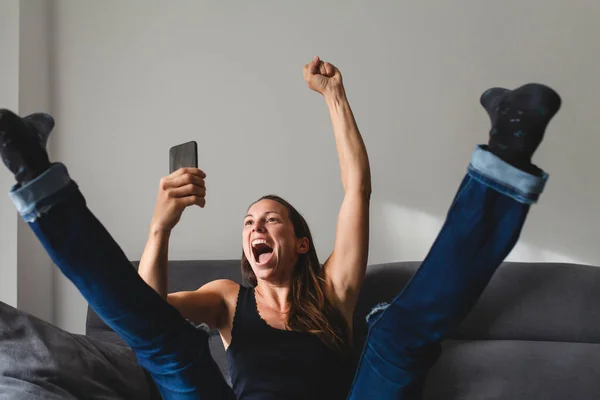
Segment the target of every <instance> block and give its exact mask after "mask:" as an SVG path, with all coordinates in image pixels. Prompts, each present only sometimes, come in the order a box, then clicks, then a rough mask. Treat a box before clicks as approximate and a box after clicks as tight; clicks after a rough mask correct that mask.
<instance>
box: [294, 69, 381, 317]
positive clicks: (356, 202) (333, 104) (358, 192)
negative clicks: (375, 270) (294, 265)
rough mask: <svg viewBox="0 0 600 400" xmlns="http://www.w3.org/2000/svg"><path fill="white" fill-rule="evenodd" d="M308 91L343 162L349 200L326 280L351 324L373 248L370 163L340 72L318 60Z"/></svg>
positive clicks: (306, 74) (306, 75) (341, 216)
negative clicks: (319, 99) (326, 118)
mask: <svg viewBox="0 0 600 400" xmlns="http://www.w3.org/2000/svg"><path fill="white" fill-rule="evenodd" d="M304 78H305V80H306V81H307V82H308V86H309V87H310V88H311V89H313V90H314V91H316V92H318V93H321V94H322V95H323V97H324V98H325V101H326V103H327V106H328V107H329V114H330V116H331V122H332V124H333V131H334V134H335V143H336V148H337V153H338V157H339V161H340V169H341V173H342V184H343V187H344V199H343V201H342V205H341V208H340V211H339V215H338V221H337V229H336V238H335V245H334V249H333V252H332V253H331V255H330V256H329V258H328V259H327V261H326V262H325V266H324V268H325V277H326V280H327V282H328V283H329V284H330V287H331V288H332V289H333V293H334V295H335V297H336V298H337V300H338V302H339V304H340V306H341V307H342V311H343V312H344V314H345V316H346V318H347V319H350V318H351V316H352V313H353V311H354V307H355V305H356V300H357V297H358V292H359V290H360V286H361V284H362V281H363V279H364V275H365V270H366V267H367V258H368V248H369V202H370V197H371V171H370V166H369V158H368V156H367V151H366V148H365V145H364V143H363V140H362V137H361V135H360V132H359V130H358V127H357V125H356V121H355V119H354V115H353V113H352V109H351V108H350V104H349V103H348V99H347V98H346V91H345V89H344V86H343V82H342V76H341V74H340V71H339V70H338V69H337V68H336V67H334V66H333V65H331V64H330V63H327V62H323V61H321V60H320V59H319V58H318V57H317V58H315V59H314V60H313V61H312V62H311V63H310V64H307V65H306V66H305V67H304Z"/></svg>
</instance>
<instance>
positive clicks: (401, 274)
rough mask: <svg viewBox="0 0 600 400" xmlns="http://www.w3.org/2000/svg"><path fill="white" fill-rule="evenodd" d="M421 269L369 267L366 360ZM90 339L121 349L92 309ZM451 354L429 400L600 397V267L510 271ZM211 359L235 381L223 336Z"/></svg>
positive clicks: (451, 341) (357, 324)
mask: <svg viewBox="0 0 600 400" xmlns="http://www.w3.org/2000/svg"><path fill="white" fill-rule="evenodd" d="M135 265H136V263H134V266H135ZM418 266H419V263H418V262H398V263H388V264H379V265H373V266H370V267H369V269H368V272H367V275H366V278H365V282H364V285H363V289H362V292H361V296H360V298H359V302H358V305H357V309H356V313H355V321H354V331H355V348H356V349H357V355H358V354H359V352H360V348H361V347H362V344H363V341H364V337H365V334H366V324H365V316H366V315H367V313H368V312H369V311H370V310H371V308H372V307H373V306H374V305H376V304H378V303H380V302H389V301H391V300H392V299H393V298H394V297H395V295H396V294H397V293H399V292H400V291H401V290H402V288H403V287H404V286H405V285H406V283H407V282H408V281H409V280H410V278H411V276H412V275H413V274H414V272H415V270H416V269H417V268H418ZM169 269H170V270H169V291H170V292H173V291H179V290H194V289H196V288H198V287H200V286H202V285H203V284H204V283H206V282H209V281H211V280H214V279H219V278H228V279H232V280H234V281H236V282H238V283H240V282H241V274H240V262H239V260H219V261H171V262H170V263H169ZM86 333H87V334H88V335H89V336H92V337H96V338H99V339H101V340H106V341H111V342H120V339H119V338H118V337H117V336H116V334H115V333H114V332H112V331H111V330H110V329H109V328H108V327H107V326H106V325H104V323H103V322H102V321H101V320H100V319H99V318H98V317H97V316H96V315H95V313H94V312H93V311H92V310H91V309H90V310H89V311H88V320H87V326H86ZM121 343H122V342H121ZM443 347H444V351H443V353H442V356H441V358H440V360H439V361H438V363H437V364H436V365H435V367H434V368H433V369H432V371H431V373H430V375H429V377H428V381H427V385H426V387H427V388H426V395H425V398H426V399H453V398H461V399H482V398H490V399H496V398H497V399H501V398H502V399H504V398H507V399H508V398H510V399H531V398H544V399H553V398H556V399H562V398H568V397H571V398H578V399H579V398H586V399H588V398H590V399H591V398H600V383H598V382H600V379H598V378H600V268H597V267H592V266H584V265H574V264H551V263H505V264H503V265H502V266H501V267H500V268H499V270H498V271H497V273H496V274H495V275H494V277H493V279H492V281H491V282H490V284H489V286H488V287H487V288H486V290H485V291H484V293H483V295H482V296H481V298H480V300H479V301H478V303H477V304H476V306H475V308H474V309H473V310H472V312H471V313H470V314H469V315H468V317H467V318H466V319H465V321H464V322H463V323H462V325H461V326H460V328H459V329H458V330H457V331H456V332H455V333H454V334H453V335H451V337H449V338H448V339H447V340H445V341H444V343H443ZM211 351H212V354H213V356H214V358H215V360H216V361H217V363H218V364H219V366H220V367H221V369H222V371H223V373H224V375H225V376H227V367H226V361H225V352H224V350H223V346H222V343H221V340H220V338H219V336H218V335H216V334H215V336H213V337H211ZM542 382H543V383H542ZM574 382H577V384H576V385H575V383H574ZM574 387H576V388H577V389H576V390H575V391H573V388H574ZM542 392H543V393H542ZM567 394H570V396H567ZM548 396H549V397H548ZM561 396H563V397H561Z"/></svg>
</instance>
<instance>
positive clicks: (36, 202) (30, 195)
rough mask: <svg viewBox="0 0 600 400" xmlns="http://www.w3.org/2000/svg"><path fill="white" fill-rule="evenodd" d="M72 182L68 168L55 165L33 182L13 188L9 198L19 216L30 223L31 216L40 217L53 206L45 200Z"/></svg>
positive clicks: (60, 164) (62, 165) (58, 164)
mask: <svg viewBox="0 0 600 400" xmlns="http://www.w3.org/2000/svg"><path fill="white" fill-rule="evenodd" d="M71 182H72V181H71V177H70V176H69V173H68V171H67V167H65V165H64V164H62V163H55V164H52V166H51V167H50V168H48V169H47V170H46V171H44V172H43V173H42V174H41V175H39V176H37V177H36V178H35V179H33V180H32V181H30V182H27V183H26V184H24V185H20V184H17V185H15V186H13V187H12V189H11V190H10V193H9V196H10V198H11V200H12V201H13V203H14V204H15V207H17V211H18V212H19V214H21V216H22V217H23V218H24V219H25V220H26V221H30V220H31V219H32V218H30V216H32V215H37V216H39V215H41V214H42V213H43V212H44V211H46V210H47V209H49V208H50V207H51V206H52V205H53V204H48V202H44V200H46V199H48V198H50V197H52V196H54V195H55V194H56V193H58V192H59V191H60V190H62V189H64V188H65V187H67V186H68V185H69V184H70V183H71Z"/></svg>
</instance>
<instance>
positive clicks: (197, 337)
mask: <svg viewBox="0 0 600 400" xmlns="http://www.w3.org/2000/svg"><path fill="white" fill-rule="evenodd" d="M546 179H547V175H544V176H542V177H535V176H532V175H528V174H526V173H524V172H522V171H519V170H518V169H516V168H514V167H511V166H510V165H508V164H506V163H504V162H503V161H502V160H500V159H498V158H496V157H495V156H493V155H492V154H491V153H489V152H487V151H486V150H485V148H484V147H483V146H479V147H478V148H476V150H475V152H474V153H473V159H472V161H471V164H470V166H469V169H468V173H467V175H466V177H465V178H464V180H463V182H462V184H461V186H460V188H459V190H458V193H457V195H456V198H455V199H454V202H453V203H452V206H451V208H450V211H449V213H448V216H447V220H446V223H445V225H444V227H443V228H442V231H441V232H440V234H439V237H438V238H437V240H436V242H435V244H434V246H433V248H432V249H431V252H430V253H429V255H428V256H427V258H426V259H425V261H424V262H423V264H422V266H421V268H420V269H419V270H418V271H417V273H416V274H415V276H414V277H413V279H412V280H411V282H410V283H409V284H408V285H407V287H406V288H405V289H404V290H403V291H402V292H401V293H400V294H399V295H398V296H397V297H396V299H395V300H394V301H393V302H392V304H391V305H390V306H389V307H387V308H386V309H385V311H383V312H381V313H380V314H379V315H378V316H377V317H376V318H375V321H374V322H373V323H372V324H371V327H370V329H369V335H368V339H367V342H366V345H365V348H364V351H363V354H362V356H361V359H360V363H359V368H358V370H357V373H356V376H355V379H354V383H353V385H352V389H351V392H350V395H349V398H350V399H361V400H362V399H382V400H386V399H412V398H418V397H419V396H420V393H421V390H422V384H423V382H424V380H425V377H426V375H427V372H428V370H429V368H430V367H431V366H432V365H433V363H434V362H435V361H436V359H437V357H438V356H439V353H440V344H439V343H440V340H441V339H442V338H443V337H444V336H445V335H447V334H448V333H450V332H451V331H452V330H454V329H456V327H457V326H458V324H459V323H460V322H461V321H462V319H463V318H464V317H465V316H466V315H467V313H468V312H469V310H470V309H471V307H472V306H473V304H474V303H475V302H476V300H477V299H478V297H479V295H480V294H481V292H482V291H483V289H484V288H485V286H486V285H487V283H488V282H489V280H490V278H491V277H492V275H493V273H494V271H495V270H496V268H497V267H498V266H499V265H500V263H501V262H502V261H503V260H504V258H505V257H506V255H507V254H508V253H509V252H510V250H511V249H512V247H513V246H514V244H515V243H516V241H517V238H518V236H519V233H520V231H521V227H522V226H523V223H524V221H525V218H526V215H527V212H528V210H529V205H530V204H531V203H533V202H535V201H537V198H538V196H539V194H540V193H541V192H542V190H543V187H544V184H545V182H546ZM10 195H11V197H12V199H13V202H14V203H15V205H16V206H17V209H18V210H19V213H20V214H21V216H22V217H23V219H24V220H25V221H26V222H28V223H29V225H30V227H31V229H32V230H33V231H34V232H35V234H36V235H37V237H38V239H39V240H40V241H41V243H42V244H43V245H44V247H45V249H46V251H47V252H48V254H49V255H50V257H51V258H52V260H53V261H54V263H55V264H56V265H57V266H58V267H59V268H60V270H61V271H62V272H63V274H64V275H65V276H67V278H68V279H70V280H71V281H72V282H73V283H74V284H75V285H76V286H77V288H78V289H79V291H80V292H81V293H82V295H83V296H84V297H85V299H86V300H87V301H88V303H89V304H90V306H91V307H92V308H93V309H94V310H95V311H96V312H97V313H98V315H99V316H100V317H101V318H102V319H103V320H104V321H105V322H106V323H107V325H109V326H110V327H111V328H112V329H113V330H114V331H115V332H117V333H118V334H119V335H120V336H121V337H122V338H123V339H124V341H125V342H126V343H127V344H128V345H129V346H130V347H131V348H132V349H133V350H134V351H135V353H136V355H137V357H138V361H139V363H140V365H141V366H142V367H144V368H145V369H147V370H148V371H149V372H150V374H151V375H152V377H153V378H154V380H155V382H156V384H157V386H158V388H159V391H160V392H161V394H162V396H163V397H164V398H165V399H219V400H220V399H225V400H227V399H234V398H235V396H234V394H233V392H232V391H231V389H230V388H229V387H228V385H227V383H226V382H225V380H224V378H223V377H222V375H221V373H220V371H219V369H218V367H217V365H216V364H215V363H214V361H213V359H212V357H211V355H210V352H209V348H208V337H207V334H206V333H205V332H204V331H202V330H198V329H196V328H194V327H193V326H192V325H191V324H189V323H188V322H187V321H186V320H185V319H184V318H183V317H182V316H181V315H180V314H179V313H178V311H177V310H176V309H175V308H173V307H172V306H171V305H169V304H168V303H167V302H166V301H165V300H164V299H162V298H161V297H160V296H159V295H158V294H157V293H156V292H155V291H154V290H153V289H152V288H150V287H149V286H148V285H147V284H146V283H145V282H144V281H143V280H142V279H141V278H140V277H139V275H138V274H137V272H136V271H135V270H134V269H133V267H132V266H131V263H130V262H129V261H128V259H127V257H126V256H125V254H124V253H123V251H122V250H121V249H120V247H119V246H118V245H117V243H116V242H115V241H114V240H113V239H112V237H111V236H110V234H109V233H108V232H107V231H106V230H105V228H104V227H103V226H102V224H101V223H100V222H99V221H98V220H97V219H96V218H95V217H94V215H93V214H92V213H91V211H90V210H89V209H88V208H87V206H86V202H85V199H84V197H83V196H82V194H81V193H80V191H79V189H78V187H77V184H76V183H75V182H74V181H72V180H71V179H70V177H69V175H68V173H67V169H66V167H65V166H64V165H62V164H54V165H53V166H52V167H51V168H50V169H49V170H47V171H46V172H45V173H44V174H42V175H40V176H39V177H37V178H36V179H35V180H33V181H31V182H29V183H28V184H27V185H25V186H22V187H19V186H15V187H13V189H12V190H11V193H10Z"/></svg>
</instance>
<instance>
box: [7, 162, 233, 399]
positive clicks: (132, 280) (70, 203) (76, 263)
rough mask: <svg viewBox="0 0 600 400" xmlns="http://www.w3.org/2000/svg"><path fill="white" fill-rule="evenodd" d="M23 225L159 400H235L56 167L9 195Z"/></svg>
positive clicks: (193, 335)
mask: <svg viewBox="0 0 600 400" xmlns="http://www.w3.org/2000/svg"><path fill="white" fill-rule="evenodd" d="M10 195H11V197H12V198H13V202H14V203H15V205H16V206H17V208H18V210H19V212H20V214H21V215H22V217H23V219H24V220H25V221H26V222H28V223H29V226H30V227H31V229H32V230H33V231H34V232H35V234H36V236H37V237H38V239H39V240H40V241H41V243H42V244H43V246H44V247H45V249H46V251H47V252H48V254H49V255H50V257H51V258H52V260H53V261H54V263H55V264H56V265H57V266H58V267H59V268H60V270H61V271H62V272H63V274H64V275H65V276H66V277H67V278H69V279H70V280H71V281H72V282H73V283H74V284H75V286H77V288H78V289H79V291H80V292H81V294H82V295H83V296H84V297H85V299H86V300H87V301H88V303H89V304H90V306H91V307H92V308H93V309H94V311H96V313H97V314H98V315H99V316H100V317H101V318H102V319H103V320H104V321H105V322H106V324H107V325H108V326H110V327H111V328H112V329H113V330H114V331H115V332H116V333H118V334H119V335H120V336H121V337H122V338H123V340H124V341H125V342H126V343H127V344H128V345H129V346H130V347H131V348H132V349H133V350H134V351H135V354H136V356H137V359H138V363H139V364H140V366H141V367H143V368H145V369H146V370H147V371H149V373H150V374H151V375H152V378H153V379H154V381H155V383H156V385H157V387H158V390H159V391H160V393H161V395H162V396H163V398H164V399H167V400H175V399H177V400H180V399H181V400H187V399H190V400H191V399H194V400H197V399H203V400H204V399H206V400H214V399H224V400H233V399H235V396H234V394H233V391H232V390H231V388H230V387H229V386H228V385H227V382H226V381H225V379H224V378H223V375H222V374H221V371H220V370H219V367H218V366H217V364H216V363H215V362H214V360H213V358H212V356H211V355H210V350H209V346H208V334H207V333H206V332H205V331H203V330H201V329H196V328H195V327H194V326H192V325H191V324H190V323H189V322H188V321H187V320H185V319H184V318H183V317H182V316H181V314H179V312H178V311H177V310H176V309H175V308H174V307H173V306H171V305H170V304H168V303H167V302H166V301H165V300H164V299H163V298H162V297H160V296H159V295H158V294H157V293H156V292H155V291H154V290H153V289H152V288H151V287H150V286H148V285H147V284H146V283H145V282H144V281H143V280H142V279H141V277H140V276H139V275H138V274H137V272H136V271H135V269H134V268H133V266H132V264H131V262H130V261H129V260H128V259H127V257H126V256H125V254H124V253H123V251H122V250H121V248H120V247H119V246H118V245H117V243H116V242H115V241H114V240H113V238H112V237H111V236H110V234H109V233H108V232H107V231H106V229H105V228H104V227H103V225H102V224H101V223H100V221H98V220H97V219H96V218H95V217H94V215H93V214H92V212H91V211H90V210H89V209H88V208H87V206H86V202H85V199H84V197H83V196H82V194H81V192H80V191H79V189H78V187H77V184H76V183H75V182H74V181H72V180H71V179H70V177H69V175H68V173H67V169H66V167H65V166H64V165H62V164H54V165H53V166H52V167H51V168H50V169H48V170H47V171H46V172H45V173H43V174H42V175H40V176H39V177H37V178H36V179H35V180H33V181H31V182H29V183H28V184H27V185H25V186H23V187H14V188H13V190H12V191H11V193H10Z"/></svg>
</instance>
